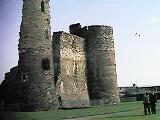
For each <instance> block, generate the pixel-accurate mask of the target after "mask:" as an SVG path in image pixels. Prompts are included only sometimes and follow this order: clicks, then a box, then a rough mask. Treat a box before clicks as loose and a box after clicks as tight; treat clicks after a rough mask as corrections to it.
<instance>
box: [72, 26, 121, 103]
mask: <svg viewBox="0 0 160 120" xmlns="http://www.w3.org/2000/svg"><path fill="white" fill-rule="evenodd" d="M73 26H74V25H73ZM75 26H76V24H75ZM75 26H74V27H75ZM72 32H73V33H74V31H73V30H72ZM75 34H78V35H79V36H81V37H83V38H84V39H85V44H86V56H87V57H86V58H87V77H88V78H87V80H88V85H89V86H88V87H89V95H90V99H91V101H95V100H97V101H98V100H100V102H101V101H102V102H103V103H117V102H119V101H120V100H119V93H118V85H117V74H116V62H115V49H114V39H113V29H112V28H111V27H110V26H99V25H96V26H87V27H84V28H82V29H80V30H79V31H78V32H76V33H75ZM91 103H92V102H91ZM94 103H95V102H94Z"/></svg>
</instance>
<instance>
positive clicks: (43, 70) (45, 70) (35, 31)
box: [18, 0, 56, 111]
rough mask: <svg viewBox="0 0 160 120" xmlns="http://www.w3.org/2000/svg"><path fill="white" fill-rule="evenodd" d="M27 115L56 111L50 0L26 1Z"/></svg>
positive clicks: (23, 61) (23, 62)
mask: <svg viewBox="0 0 160 120" xmlns="http://www.w3.org/2000/svg"><path fill="white" fill-rule="evenodd" d="M18 66H19V68H20V74H21V77H20V79H21V82H22V83H23V84H22V86H23V87H22V93H23V94H22V102H21V103H23V104H22V108H23V110H24V111H36V110H49V109H54V108H55V106H56V103H55V101H56V100H55V99H56V98H55V85H54V79H53V75H54V74H53V54H52V41H51V28H50V15H49V0H43V1H41V0H24V4H23V16H22V23H21V28H20V40H19V63H18Z"/></svg>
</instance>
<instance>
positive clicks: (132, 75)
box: [0, 0, 160, 86]
mask: <svg viewBox="0 0 160 120" xmlns="http://www.w3.org/2000/svg"><path fill="white" fill-rule="evenodd" d="M22 1H23V0H8V1H6V0H0V81H2V80H3V79H4V75H5V73H6V72H9V70H10V68H12V67H14V66H16V65H17V64H18V46H17V45H18V40H19V31H20V24H21V16H22V10H21V9H22ZM50 5H51V9H50V11H51V25H52V32H54V31H62V30H63V31H66V32H68V31H69V30H68V27H69V25H70V24H73V23H81V25H82V26H86V25H107V26H112V27H113V30H114V40H115V50H116V63H117V77H118V78H117V79H118V86H132V84H134V83H135V84H137V85H138V86H154V85H160V40H159V39H160V0H51V2H50ZM136 33H137V35H135V34H136ZM139 35H140V36H139Z"/></svg>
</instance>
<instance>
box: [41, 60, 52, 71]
mask: <svg viewBox="0 0 160 120" xmlns="http://www.w3.org/2000/svg"><path fill="white" fill-rule="evenodd" d="M42 68H43V70H49V69H50V63H49V59H48V58H43V59H42Z"/></svg>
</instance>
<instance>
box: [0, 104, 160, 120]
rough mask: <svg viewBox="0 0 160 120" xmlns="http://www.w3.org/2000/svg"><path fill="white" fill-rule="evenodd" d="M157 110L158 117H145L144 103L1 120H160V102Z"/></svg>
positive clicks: (7, 115) (10, 115)
mask: <svg viewBox="0 0 160 120" xmlns="http://www.w3.org/2000/svg"><path fill="white" fill-rule="evenodd" d="M157 109H158V111H157V112H158V113H157V114H156V115H146V116H144V113H143V104H142V102H128V103H121V104H118V105H106V106H103V107H92V108H83V109H71V110H57V111H41V112H10V113H9V112H5V113H0V114H1V115H0V116H1V117H0V120H61V119H67V118H68V119H69V118H78V117H86V120H88V119H89V120H160V115H159V113H160V111H159V110H160V102H159V103H158V107H157ZM2 117H3V118H2Z"/></svg>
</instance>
